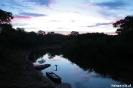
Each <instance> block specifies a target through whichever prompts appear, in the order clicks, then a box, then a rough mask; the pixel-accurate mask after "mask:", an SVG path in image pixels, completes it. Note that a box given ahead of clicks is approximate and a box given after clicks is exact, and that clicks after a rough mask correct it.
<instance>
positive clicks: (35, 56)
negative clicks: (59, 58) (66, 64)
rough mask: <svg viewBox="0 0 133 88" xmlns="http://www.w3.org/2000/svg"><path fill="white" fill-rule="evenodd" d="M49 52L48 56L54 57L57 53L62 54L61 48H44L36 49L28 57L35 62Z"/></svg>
mask: <svg viewBox="0 0 133 88" xmlns="http://www.w3.org/2000/svg"><path fill="white" fill-rule="evenodd" d="M46 53H47V54H48V58H49V59H50V58H53V57H54V56H55V55H60V54H61V53H60V49H59V48H58V50H57V49H52V48H51V49H43V50H34V51H32V52H31V53H30V54H29V57H28V59H29V60H30V61H32V62H35V61H36V60H37V59H38V58H42V57H43V55H45V54H46Z"/></svg>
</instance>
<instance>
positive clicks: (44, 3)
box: [24, 0, 53, 6]
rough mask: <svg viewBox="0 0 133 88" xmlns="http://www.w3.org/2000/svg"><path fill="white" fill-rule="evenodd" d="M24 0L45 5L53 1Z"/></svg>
mask: <svg viewBox="0 0 133 88" xmlns="http://www.w3.org/2000/svg"><path fill="white" fill-rule="evenodd" d="M24 1H27V2H33V3H36V4H38V5H46V6H49V5H50V4H51V3H52V2H53V0H24Z"/></svg>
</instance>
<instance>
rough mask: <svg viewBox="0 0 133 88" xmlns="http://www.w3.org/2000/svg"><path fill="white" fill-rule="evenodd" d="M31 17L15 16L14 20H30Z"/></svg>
mask: <svg viewBox="0 0 133 88" xmlns="http://www.w3.org/2000/svg"><path fill="white" fill-rule="evenodd" d="M30 18H31V17H29V16H22V15H15V16H14V19H30Z"/></svg>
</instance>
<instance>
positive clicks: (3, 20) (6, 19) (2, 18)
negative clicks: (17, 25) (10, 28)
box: [0, 9, 13, 24]
mask: <svg viewBox="0 0 133 88" xmlns="http://www.w3.org/2000/svg"><path fill="white" fill-rule="evenodd" d="M11 19H13V16H12V13H11V12H6V11H3V10H1V9H0V24H10V22H11Z"/></svg>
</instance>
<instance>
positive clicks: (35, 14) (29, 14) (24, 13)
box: [20, 12, 47, 17]
mask: <svg viewBox="0 0 133 88" xmlns="http://www.w3.org/2000/svg"><path fill="white" fill-rule="evenodd" d="M20 14H21V15H22V16H30V17H42V16H47V15H45V14H40V13H30V12H20Z"/></svg>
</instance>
